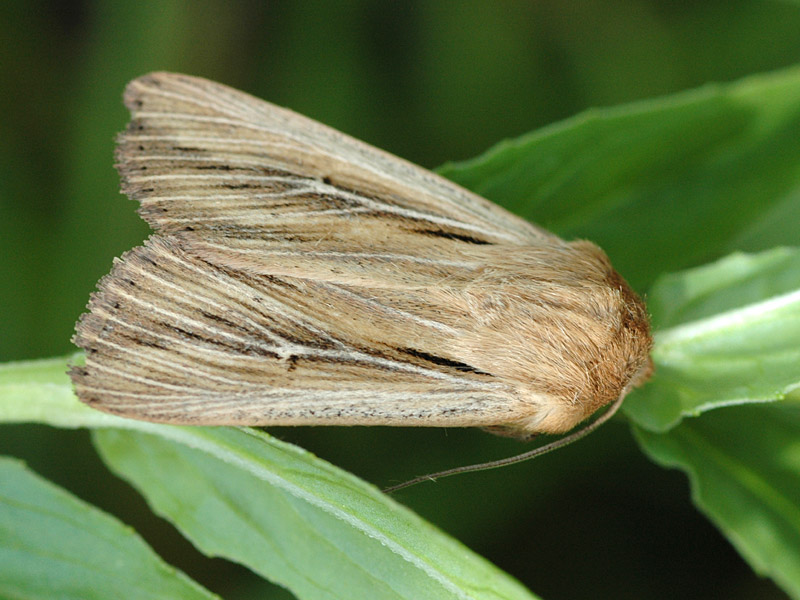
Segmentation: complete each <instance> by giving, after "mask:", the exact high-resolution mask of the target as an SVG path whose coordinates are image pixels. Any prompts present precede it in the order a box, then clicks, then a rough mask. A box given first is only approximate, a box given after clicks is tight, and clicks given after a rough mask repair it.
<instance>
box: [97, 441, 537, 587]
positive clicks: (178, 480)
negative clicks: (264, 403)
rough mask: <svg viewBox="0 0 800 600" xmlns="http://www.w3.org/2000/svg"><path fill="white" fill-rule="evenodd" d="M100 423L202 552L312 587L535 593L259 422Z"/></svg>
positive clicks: (116, 455) (135, 475) (126, 466)
mask: <svg viewBox="0 0 800 600" xmlns="http://www.w3.org/2000/svg"><path fill="white" fill-rule="evenodd" d="M156 431H157V435H151V434H144V433H139V432H129V431H120V430H105V431H98V432H96V434H95V440H96V444H97V446H98V449H99V450H100V452H101V455H102V456H103V458H104V460H105V461H106V462H107V464H108V465H109V466H110V467H111V468H112V469H113V470H114V471H115V472H116V473H118V474H119V475H120V476H122V477H124V478H125V479H127V480H129V481H130V482H131V483H133V485H134V486H136V488H137V489H139V491H140V492H141V493H142V494H143V495H144V496H145V497H146V498H147V500H148V502H149V503H150V505H151V506H152V508H153V510H154V511H155V512H157V513H158V514H160V515H162V516H164V517H165V518H166V519H168V520H169V521H171V522H173V523H174V524H175V525H176V526H177V527H178V528H179V529H180V530H181V531H182V532H183V533H184V535H186V537H188V538H189V539H190V540H192V542H193V543H194V544H195V545H196V546H197V547H198V548H199V549H201V550H202V551H203V552H205V553H206V554H209V555H213V556H223V557H225V558H228V559H230V560H234V561H236V562H239V563H242V564H244V565H246V566H248V567H249V568H250V569H252V570H253V571H255V572H256V573H259V574H261V575H263V576H264V577H266V578H268V579H270V580H272V581H274V582H276V583H279V584H281V585H283V586H285V587H287V588H288V589H290V590H291V591H292V592H293V593H294V594H296V595H297V596H298V597H299V598H304V599H306V598H307V599H333V598H340V599H350V598H370V599H372V598H375V599H378V598H386V599H389V598H392V599H397V598H407V599H417V598H426V599H435V598H442V599H445V598H476V599H477V598H487V599H489V598H492V599H500V598H532V596H531V595H530V593H529V592H527V591H526V590H525V589H523V587H522V586H520V585H519V584H518V583H517V582H515V581H513V580H512V579H511V578H509V577H508V576H507V575H505V574H503V573H502V572H501V571H499V570H498V569H497V568H496V567H494V566H492V565H491V564H489V563H488V562H486V561H484V560H483V559H481V558H479V557H478V556H476V555H474V554H472V553H471V552H470V551H469V550H468V549H467V548H465V547H463V546H462V545H460V544H459V543H458V542H456V541H454V540H452V539H450V538H448V537H447V536H445V535H444V534H442V533H441V532H440V531H438V530H437V529H436V528H434V527H433V526H432V525H430V524H428V523H427V522H425V521H423V520H422V519H420V518H419V517H418V516H416V515H415V514H414V513H412V512H411V511H409V510H408V509H406V508H404V507H402V506H400V505H399V504H397V503H396V502H394V501H393V500H392V499H391V498H389V497H387V496H385V495H383V494H381V493H380V492H379V491H378V490H377V489H376V488H374V487H373V486H371V485H369V484H367V483H365V482H363V481H360V480H359V479H357V478H356V477H353V476H351V475H349V474H348V473H345V472H342V471H340V470H339V469H337V468H335V467H333V466H332V465H329V464H327V463H325V462H324V461H321V460H319V459H317V458H315V457H314V456H312V455H311V454H310V453H308V452H306V451H304V450H302V449H300V448H297V447H295V446H291V445H289V444H285V443H283V442H279V441H277V440H275V439H273V438H270V437H269V436H267V435H265V434H263V433H260V432H257V431H254V430H249V429H240V430H237V429H233V428H225V427H206V428H189V427H186V428H181V427H159V428H158V429H157V430H156Z"/></svg>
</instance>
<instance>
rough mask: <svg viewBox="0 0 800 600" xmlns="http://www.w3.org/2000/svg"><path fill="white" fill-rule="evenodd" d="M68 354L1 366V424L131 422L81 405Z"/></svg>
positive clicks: (75, 357) (73, 359)
mask: <svg viewBox="0 0 800 600" xmlns="http://www.w3.org/2000/svg"><path fill="white" fill-rule="evenodd" d="M82 357H83V353H79V354H75V355H72V356H69V357H62V358H48V359H44V360H30V361H19V362H10V363H6V364H3V365H0V423H45V424H47V425H53V426H54V427H69V428H73V427H96V426H102V425H115V424H116V425H122V424H125V423H129V422H130V421H129V420H127V419H121V418H118V417H114V416H112V415H108V414H105V413H101V412H100V411H98V410H94V409H92V408H89V407H88V406H86V405H85V404H82V403H81V402H80V401H78V399H77V398H76V397H75V393H74V392H73V391H72V382H71V381H70V379H69V376H68V375H67V369H68V366H69V364H71V363H73V362H78V361H79V360H82Z"/></svg>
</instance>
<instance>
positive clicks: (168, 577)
mask: <svg viewBox="0 0 800 600" xmlns="http://www.w3.org/2000/svg"><path fill="white" fill-rule="evenodd" d="M62 364H63V363H62ZM0 596H2V597H3V598H26V599H31V600H32V599H35V598H41V599H42V600H51V599H52V598H60V599H63V600H72V599H74V600H94V599H96V600H106V599H107V598H130V599H132V600H133V599H141V600H150V599H152V598H164V599H165V600H166V599H175V600H211V599H213V598H217V596H215V595H213V594H210V593H209V592H207V591H206V590H204V589H203V588H201V587H200V586H198V585H197V584H195V583H194V582H192V581H191V580H190V579H188V578H187V577H186V576H185V575H184V574H183V573H181V572H180V571H177V570H175V569H173V568H172V567H170V566H168V565H166V564H165V563H164V562H163V561H162V560H161V559H160V558H159V557H158V555H157V554H155V553H154V552H153V551H152V550H151V549H150V548H149V547H148V546H147V544H145V543H144V541H142V539H141V538H140V537H139V536H138V535H137V534H136V533H135V532H134V531H132V530H131V529H130V528H129V527H125V526H124V525H123V524H122V523H120V522H119V521H117V520H116V519H114V518H113V517H110V516H109V515H106V514H104V513H102V512H101V511H99V510H97V509H96V508H94V507H92V506H89V505H88V504H86V503H85V502H82V501H80V500H78V499H77V498H75V497H74V496H72V495H71V494H69V493H68V492H66V491H64V490H62V489H61V488H58V487H56V486H54V485H53V484H51V483H49V482H48V481H45V480H43V479H42V478H40V477H38V476H37V475H35V474H33V473H32V472H31V471H29V470H28V469H27V468H25V466H24V465H22V464H21V463H20V462H18V461H15V460H12V459H8V458H0Z"/></svg>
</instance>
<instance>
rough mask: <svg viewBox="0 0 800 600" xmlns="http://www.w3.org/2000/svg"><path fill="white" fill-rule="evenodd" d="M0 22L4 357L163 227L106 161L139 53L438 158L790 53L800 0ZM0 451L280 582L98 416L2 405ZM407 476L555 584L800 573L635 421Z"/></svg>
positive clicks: (627, 1) (35, 17)
mask: <svg viewBox="0 0 800 600" xmlns="http://www.w3.org/2000/svg"><path fill="white" fill-rule="evenodd" d="M0 33H1V35H0V55H2V56H3V60H2V61H0V359H2V360H3V361H9V360H21V359H34V358H38V357H47V356H54V355H63V354H65V353H68V352H70V351H72V349H73V347H72V346H71V344H70V341H69V339H70V336H71V334H72V329H73V325H74V322H75V320H76V318H77V317H78V315H79V314H80V313H81V312H82V310H83V308H84V306H85V304H86V301H87V299H88V296H89V293H90V292H91V291H92V290H93V288H94V284H95V282H96V281H97V279H98V278H99V277H100V276H102V275H103V274H105V273H106V272H107V271H108V270H109V268H110V266H111V260H112V258H113V257H115V256H119V255H120V254H121V253H122V252H124V251H125V250H127V249H129V248H131V247H133V246H134V245H136V244H138V243H140V242H141V241H142V239H144V237H146V236H147V234H148V230H147V227H146V226H145V225H144V223H143V222H142V221H141V220H140V219H139V218H138V217H137V216H136V214H135V208H136V206H135V205H134V204H133V203H132V202H130V201H127V200H125V199H124V198H123V197H122V196H120V195H119V194H118V180H117V175H116V173H115V171H114V169H113V144H114V136H115V134H116V132H118V131H120V130H121V129H122V128H123V127H124V125H125V123H126V120H127V114H126V111H125V110H124V108H123V106H122V103H121V93H122V89H123V87H124V85H125V83H126V82H127V81H128V80H130V79H132V78H134V77H136V76H138V75H141V74H144V73H146V72H148V71H151V70H156V69H158V70H173V71H180V72H185V73H190V74H193V75H201V76H204V77H208V78H211V79H215V80H218V81H221V82H223V83H227V84H229V85H232V86H234V87H238V88H241V89H244V90H246V91H248V92H251V93H253V94H255V95H257V96H260V97H263V98H265V99H268V100H270V101H272V102H275V103H277V104H281V105H285V106H289V107H291V108H292V109H294V110H296V111H298V112H301V113H304V114H307V115H309V116H311V117H314V118H316V119H318V120H320V121H322V122H324V123H327V124H329V125H332V126H334V127H336V128H338V129H341V130H343V131H345V132H348V133H350V134H352V135H354V136H356V137H359V138H361V139H364V140H366V141H368V142H370V143H372V144H374V145H377V146H379V147H382V148H385V149H387V150H389V151H391V152H393V153H395V154H398V155H400V156H403V157H405V158H408V159H411V160H412V161H415V162H418V163H420V164H422V165H423V166H426V167H435V166H437V165H439V164H441V163H443V162H445V161H448V160H458V159H466V158H470V157H472V156H474V155H476V154H478V153H480V152H482V151H483V150H485V149H486V148H487V147H489V146H490V145H492V144H494V143H496V142H498V141H500V140H501V139H503V138H506V137H513V136H517V135H520V134H523V133H525V132H527V131H530V130H533V129H536V128H539V127H542V126H544V125H547V124H549V123H553V122H555V121H558V120H560V119H563V118H566V117H569V116H571V115H573V114H575V113H577V112H579V111H581V110H583V109H586V108H589V107H594V106H613V105H615V104H619V103H624V102H630V101H634V100H637V99H642V98H651V97H655V96H660V95H665V94H670V93H673V92H677V91H681V90H685V89H689V88H693V87H697V86H699V85H702V84H704V83H707V82H711V81H731V80H735V79H738V78H740V77H743V76H746V75H748V74H750V73H757V72H762V71H768V70H773V69H777V68H780V67H783V66H787V65H791V64H795V63H797V62H798V61H799V60H800V2H790V1H788V0H787V1H784V2H780V1H772V2H769V1H763V2H756V1H752V2H750V1H704V2H680V1H677V0H672V1H670V0H662V1H657V0H607V1H601V0H594V1H592V0H585V1H577V0H575V1H570V0H547V1H544V0H543V1H538V2H537V1H510V0H509V1H500V2H488V1H487V2H477V1H465V2H456V1H432V0H428V1H422V0H417V1H410V2H377V1H373V2H369V1H355V0H353V1H343V2H313V1H312V2H289V1H282V2H260V1H255V0H252V1H239V2H225V1H222V0H218V1H212V0H196V1H190V0H186V1H174V0H166V1H165V0H161V1H159V2H133V1H131V2H125V1H119V2H111V1H106V2H102V1H96V2H90V1H84V2H65V1H55V0H52V1H42V0H25V1H23V0H6V1H5V2H2V3H0ZM721 218H724V215H722V216H721ZM541 224H542V225H544V226H547V223H546V222H543V223H541ZM273 433H275V434H276V435H278V436H280V437H282V438H284V439H288V440H291V441H296V442H297V443H298V444H300V445H303V446H305V447H307V448H309V449H312V450H313V451H315V452H317V453H318V454H319V455H320V456H322V457H324V458H326V459H328V460H330V461H332V462H334V463H335V464H337V465H340V466H343V467H345V468H348V469H351V470H353V471H354V472H356V473H357V474H359V475H361V476H363V477H365V478H366V479H368V480H370V481H374V482H376V483H378V484H388V483H390V482H395V481H400V480H403V479H405V478H408V477H410V476H413V475H416V474H419V473H423V472H428V471H431V470H438V469H440V468H445V467H448V466H452V465H456V464H466V463H469V462H475V461H481V460H485V459H487V458H490V457H495V456H503V455H507V454H510V453H513V452H516V451H518V450H519V447H518V445H516V444H515V443H514V442H510V441H508V440H500V439H495V438H493V437H491V436H488V435H486V434H483V433H481V432H473V431H444V430H427V431H419V430H390V429H386V428H371V429H366V428H354V429H322V428H317V429H310V428H304V429H281V430H275V431H274V432H273ZM0 452H3V453H9V454H13V455H16V456H21V457H23V458H25V459H26V460H27V461H28V462H29V463H30V464H31V465H32V466H33V467H34V468H35V469H36V470H38V471H39V472H40V473H42V474H44V475H45V476H47V477H49V478H51V479H53V480H55V481H57V482H58V483H60V484H62V485H64V486H66V487H67V488H69V489H71V490H73V491H76V492H77V493H78V494H79V495H81V496H82V497H83V498H85V499H87V500H89V501H91V502H94V503H96V504H98V505H99V506H101V507H103V508H105V509H106V510H109V511H111V512H114V513H116V514H118V515H121V516H122V518H123V519H124V520H125V521H126V522H128V523H130V524H132V525H134V526H135V527H137V529H139V530H140V531H141V532H142V533H143V535H144V536H145V537H146V538H147V540H148V541H149V542H150V543H151V544H152V545H154V546H155V547H156V549H157V550H158V551H159V552H161V553H162V555H163V556H164V557H165V558H166V559H167V560H168V561H169V562H172V563H173V564H176V565H177V566H179V567H181V568H183V569H185V570H186V571H188V572H189V573H190V574H191V575H192V576H193V577H195V578H197V579H198V580H199V581H201V582H202V583H204V584H205V585H207V586H208V587H209V588H211V589H212V590H213V591H216V592H218V593H220V594H222V595H223V597H226V598H245V597H255V595H259V597H273V596H272V595H270V594H274V597H285V595H284V593H283V592H281V591H279V590H272V589H271V588H270V586H268V585H266V584H263V583H262V582H260V581H259V580H257V579H256V578H254V577H253V576H251V575H249V574H248V573H247V572H245V571H244V570H242V569H239V568H237V567H235V566H231V565H228V564H226V563H223V562H222V561H209V560H207V559H204V558H203V557H201V556H200V555H198V554H197V553H196V552H195V551H194V550H193V549H192V547H191V546H190V545H188V544H187V543H185V542H183V541H182V539H181V538H180V536H179V535H178V534H177V533H175V532H174V531H173V530H171V529H170V527H169V526H168V525H167V524H166V523H164V522H161V521H159V520H158V519H156V518H155V517H152V515H151V514H150V513H149V512H148V510H147V508H146V507H145V506H144V505H143V502H142V501H141V500H140V499H139V498H138V497H137V496H136V494H135V493H134V492H132V491H131V490H130V489H129V488H127V487H126V486H125V485H124V484H122V483H120V482H117V481H116V480H113V478H112V477H111V476H110V475H108V474H107V472H105V471H104V468H103V467H102V465H100V464H99V461H98V459H97V458H96V457H95V456H94V454H93V451H92V449H91V446H90V443H89V441H88V436H87V435H85V434H84V433H83V432H64V431H53V430H50V429H47V428H44V427H8V426H6V427H3V428H2V430H0ZM398 498H399V499H400V500H401V501H403V502H406V503H408V504H409V505H410V506H412V507H413V508H414V509H415V510H417V511H418V512H420V513H421V514H422V515H423V516H425V517H427V518H428V519H430V520H432V521H433V522H434V523H436V524H438V525H439V526H441V527H442V528H443V529H445V530H447V531H449V532H451V533H452V534H453V535H455V536H456V537H458V538H459V539H461V540H462V541H464V542H465V543H466V544H467V545H469V546H470V547H471V548H473V549H474V550H476V551H477V552H479V553H481V554H483V555H484V556H486V557H487V558H489V559H490V560H492V561H493V562H495V563H496V564H497V565H498V566H500V567H501V568H503V569H505V570H507V571H508V572H510V573H511V574H513V575H514V576H516V577H517V578H519V579H520V580H522V581H523V582H524V583H525V584H526V585H528V586H529V587H530V588H531V589H532V590H533V591H534V592H536V593H538V594H540V595H541V596H542V597H543V598H546V599H548V600H556V599H568V598H587V597H601V598H605V597H614V598H622V599H625V598H642V597H653V598H675V597H682V598H748V599H753V598H784V597H785V596H784V595H783V593H782V592H780V591H779V590H778V589H777V588H775V587H774V586H773V585H772V584H771V583H770V582H769V581H765V580H760V579H758V578H757V577H756V576H754V575H753V574H752V572H751V571H750V570H749V567H747V565H745V564H744V563H743V562H742V561H741V560H740V559H739V557H738V555H737V554H736V553H735V551H734V550H733V549H732V548H731V547H730V546H729V545H728V543H727V542H726V541H725V540H724V539H723V538H721V537H720V536H719V534H718V533H717V532H716V530H715V529H714V528H713V527H712V526H711V525H710V524H709V523H708V522H707V521H706V520H705V519H704V518H703V517H702V516H700V515H699V514H698V513H697V512H696V511H694V509H693V508H692V506H691V504H690V502H689V491H688V486H687V483H686V480H685V478H684V477H683V476H682V475H680V474H677V473H675V472H665V471H662V470H660V469H658V468H657V467H655V466H653V465H652V464H650V463H649V462H648V461H647V460H646V459H645V458H643V457H642V456H641V454H640V453H639V451H638V449H637V448H636V446H635V444H634V442H633V440H632V439H631V437H630V435H629V434H628V432H627V429H626V427H625V425H624V424H622V423H621V422H620V423H615V424H612V425H610V426H608V427H606V428H604V429H603V430H601V431H600V432H599V433H597V434H595V435H594V436H592V437H591V438H590V439H588V440H586V441H584V442H581V443H580V444H578V445H576V446H573V447H570V448H568V449H566V450H564V451H562V452H560V453H557V454H556V455H553V456H549V457H548V458H546V459H542V460H539V461H535V462H534V463H530V464H527V465H521V466H518V467H514V468H511V469H506V470H503V471H495V472H490V473H479V474H474V475H467V476H463V477H460V478H453V479H449V480H446V481H442V482H440V483H437V484H428V485H422V486H418V487H417V488H412V489H409V490H407V491H404V492H402V493H400V494H399V495H398Z"/></svg>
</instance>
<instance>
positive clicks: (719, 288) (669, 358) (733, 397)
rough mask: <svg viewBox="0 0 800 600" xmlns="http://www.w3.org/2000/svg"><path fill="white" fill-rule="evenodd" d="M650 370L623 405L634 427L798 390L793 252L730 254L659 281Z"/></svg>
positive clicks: (799, 342) (799, 269) (798, 270)
mask: <svg viewBox="0 0 800 600" xmlns="http://www.w3.org/2000/svg"><path fill="white" fill-rule="evenodd" d="M650 304H651V305H652V306H653V310H654V318H655V322H656V324H660V325H661V326H663V327H664V328H662V329H660V330H658V331H657V332H656V334H655V348H654V349H653V360H654V362H655V364H656V371H655V375H654V377H653V379H652V381H650V382H649V383H648V384H647V385H645V386H644V387H643V388H642V389H641V390H637V392H636V393H635V394H632V395H631V397H630V398H628V399H627V400H626V402H625V413H626V414H627V415H628V416H629V417H630V418H631V419H632V420H633V421H634V422H635V423H636V424H637V425H639V426H641V427H644V428H646V429H650V430H653V431H665V430H667V429H669V428H671V427H673V426H675V425H676V424H677V423H678V422H679V421H680V420H681V419H682V418H683V417H684V416H691V415H697V414H700V413H702V412H704V411H706V410H710V409H712V408H717V407H720V406H726V405H733V404H745V403H751V402H769V401H773V400H779V399H781V398H783V397H784V395H785V394H787V393H789V392H791V391H792V390H794V389H796V388H798V387H800V250H797V249H777V250H773V251H769V252H764V253H761V254H758V255H753V256H747V255H742V254H736V255H733V256H730V257H728V258H725V259H723V260H720V261H718V262H716V263H714V264H712V265H708V266H704V267H700V268H697V269H692V270H688V271H685V272H682V273H678V274H675V275H670V276H668V277H665V278H663V279H662V280H660V281H659V282H658V283H657V284H656V285H655V286H654V287H653V291H652V294H651V297H650Z"/></svg>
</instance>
